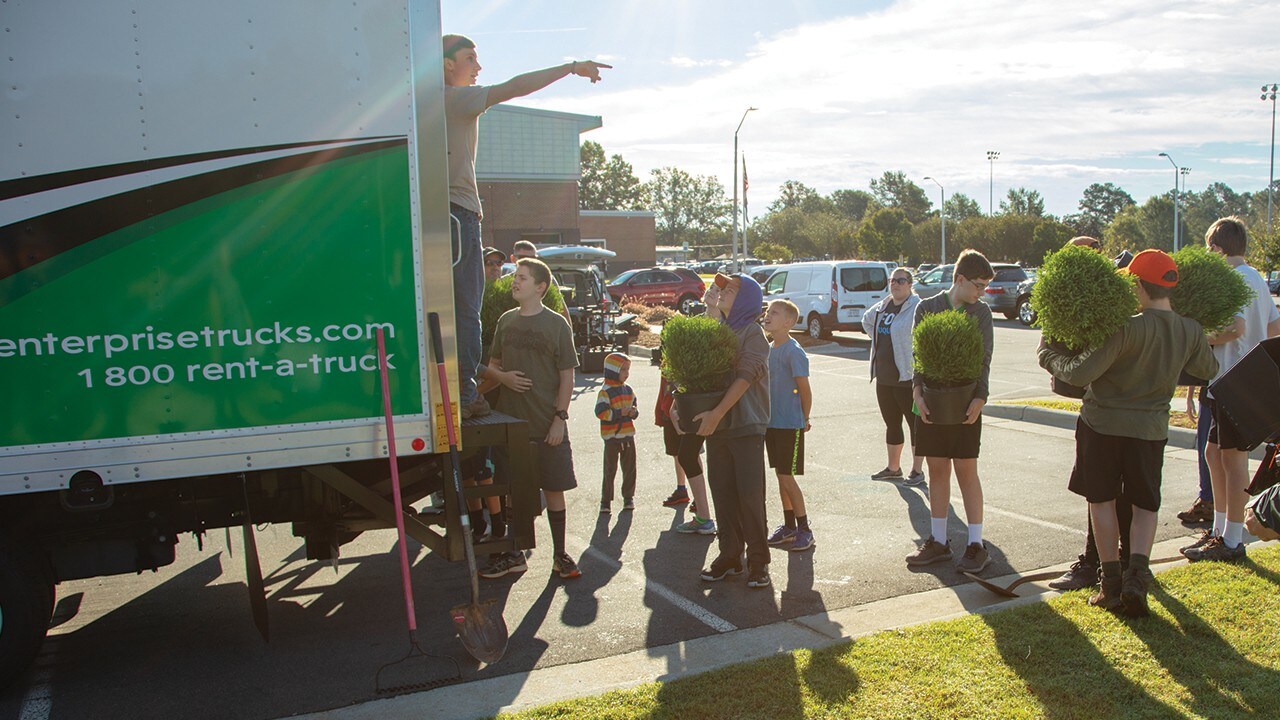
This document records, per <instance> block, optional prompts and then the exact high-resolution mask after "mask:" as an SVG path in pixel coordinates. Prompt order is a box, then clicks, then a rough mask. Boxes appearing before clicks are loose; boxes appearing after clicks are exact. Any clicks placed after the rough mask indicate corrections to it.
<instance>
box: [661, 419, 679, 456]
mask: <svg viewBox="0 0 1280 720" xmlns="http://www.w3.org/2000/svg"><path fill="white" fill-rule="evenodd" d="M662 444H663V445H665V446H666V449H667V454H668V455H670V456H671V457H676V456H677V455H679V454H680V433H679V432H678V431H677V430H676V426H675V423H672V422H671V421H670V420H668V421H666V422H664V423H662Z"/></svg>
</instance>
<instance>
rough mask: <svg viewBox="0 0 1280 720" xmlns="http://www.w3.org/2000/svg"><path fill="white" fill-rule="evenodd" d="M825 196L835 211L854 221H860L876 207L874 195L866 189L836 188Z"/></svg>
mask: <svg viewBox="0 0 1280 720" xmlns="http://www.w3.org/2000/svg"><path fill="white" fill-rule="evenodd" d="M827 197H828V199H830V201H831V205H832V208H833V209H834V210H835V212H837V213H838V214H840V215H843V216H845V217H847V218H849V219H850V220H853V221H854V222H861V221H862V219H863V218H865V217H866V216H867V213H868V212H872V211H874V210H875V208H876V207H877V203H876V199H875V197H874V196H873V195H872V194H871V193H869V192H867V191H866V190H836V191H835V192H833V193H831V194H830V195H828V196H827Z"/></svg>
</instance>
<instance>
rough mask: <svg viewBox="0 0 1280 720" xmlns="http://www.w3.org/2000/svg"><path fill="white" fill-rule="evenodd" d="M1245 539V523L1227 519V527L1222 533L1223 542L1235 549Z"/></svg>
mask: <svg viewBox="0 0 1280 720" xmlns="http://www.w3.org/2000/svg"><path fill="white" fill-rule="evenodd" d="M1242 539H1244V523H1238V522H1231V521H1230V520H1228V521H1227V529H1226V531H1224V532H1223V533H1222V542H1223V543H1225V544H1226V546H1227V547H1229V548H1232V549H1235V548H1236V546H1238V545H1239V544H1240V541H1241V540H1242Z"/></svg>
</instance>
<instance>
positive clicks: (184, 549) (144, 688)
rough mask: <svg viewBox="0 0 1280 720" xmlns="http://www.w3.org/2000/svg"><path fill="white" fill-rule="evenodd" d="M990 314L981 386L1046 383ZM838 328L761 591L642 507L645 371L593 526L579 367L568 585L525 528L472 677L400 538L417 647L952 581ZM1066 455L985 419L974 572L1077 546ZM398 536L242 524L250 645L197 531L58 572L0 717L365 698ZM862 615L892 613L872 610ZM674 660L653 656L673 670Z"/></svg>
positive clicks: (546, 637) (666, 461)
mask: <svg viewBox="0 0 1280 720" xmlns="http://www.w3.org/2000/svg"><path fill="white" fill-rule="evenodd" d="M995 325H996V331H995V332H996V352H995V358H994V360H993V371H992V398H993V399H1006V400H1012V399H1017V398H1019V397H1032V396H1043V395H1045V394H1046V393H1047V384H1048V383H1047V376H1046V375H1045V374H1044V373H1043V371H1041V370H1040V369H1039V368H1038V367H1036V365H1035V360H1034V348H1035V344H1036V342H1037V341H1038V339H1039V333H1038V332H1036V331H1033V330H1030V329H1027V328H1023V327H1022V326H1020V325H1018V324H1017V323H1014V322H1009V321H1004V320H997V321H996V323H995ZM837 340H838V342H836V343H833V344H830V345H826V346H821V347H817V348H813V349H811V350H810V360H811V370H812V380H811V381H812V384H813V388H814V395H815V400H814V409H813V430H812V432H811V433H810V435H809V436H808V438H807V440H806V445H807V458H806V462H805V465H806V470H807V474H806V475H805V476H804V477H803V479H802V481H801V484H802V487H803V488H804V491H805V494H806V502H807V504H808V505H809V507H810V508H811V509H810V512H809V515H810V518H811V523H812V526H813V529H814V532H815V535H816V538H817V545H816V547H815V548H814V549H813V550H811V551H807V552H803V553H788V552H785V551H780V550H775V551H774V554H773V558H774V560H773V563H772V565H771V568H770V572H771V575H772V579H773V587H772V588H770V589H767V590H752V589H748V588H747V587H746V586H745V583H743V582H742V580H741V578H736V579H730V580H726V581H724V582H720V583H713V584H709V583H704V582H702V581H701V580H700V579H699V578H698V572H699V570H700V568H701V567H703V565H704V562H705V561H707V560H709V559H710V557H711V556H713V554H714V547H713V545H714V538H713V537H707V536H691V535H682V534H679V533H677V532H675V530H674V528H675V526H676V525H677V524H678V523H679V522H682V521H683V520H684V519H686V513H685V512H684V511H682V510H672V509H669V508H664V507H662V505H661V501H662V499H663V498H665V497H666V496H667V494H668V493H669V492H670V491H671V489H672V488H673V486H674V475H673V463H672V460H671V459H670V458H668V457H666V456H665V455H663V451H662V436H661V430H660V429H659V428H658V427H656V426H655V425H654V424H653V422H652V412H651V409H652V404H653V399H654V396H655V394H656V392H657V388H658V372H657V369H656V368H654V367H651V366H649V365H647V364H645V363H644V362H642V361H640V360H638V359H637V360H636V361H635V362H634V364H633V369H632V375H631V385H632V386H633V387H634V388H635V391H636V394H637V396H638V397H639V399H640V404H641V408H642V413H641V416H640V418H639V420H638V421H637V424H636V425H637V431H638V432H637V446H638V449H639V489H638V496H637V502H638V508H637V509H636V510H635V511H633V512H621V511H620V510H619V509H618V508H617V504H615V511H614V513H613V514H612V515H611V516H601V515H598V513H597V508H598V505H599V478H600V468H601V465H602V457H603V452H602V444H601V442H600V440H599V434H598V431H597V426H596V422H595V420H594V417H593V414H592V412H591V409H592V406H593V405H594V402H595V394H596V391H597V390H598V389H599V384H600V377H599V376H593V375H580V376H579V378H578V387H577V388H576V390H575V393H574V400H573V404H572V409H571V421H570V433H571V437H572V440H573V447H574V458H575V465H576V470H577V476H578V482H579V487H578V489H577V490H574V491H572V492H570V493H569V494H568V503H569V507H568V509H569V522H568V536H569V539H568V546H569V550H570V552H572V553H573V554H575V555H576V556H577V557H579V558H580V564H581V568H582V571H583V576H582V577H581V578H579V579H576V580H570V581H562V580H560V579H558V578H555V577H553V576H552V574H551V571H550V567H551V558H550V553H549V551H548V550H547V546H548V545H549V540H548V539H547V535H546V526H545V521H544V520H542V519H539V520H538V522H537V528H538V533H539V542H540V545H539V547H538V548H537V549H536V550H534V551H533V554H532V557H531V558H530V560H529V569H528V571H527V572H525V573H523V574H522V575H519V576H515V575H512V576H507V577H505V578H502V579H500V580H496V581H485V582H484V584H483V586H482V588H481V591H482V595H483V596H484V597H486V598H494V599H495V600H496V602H497V603H498V604H499V605H500V606H501V607H502V608H503V614H504V617H505V619H506V622H507V624H508V626H509V628H510V631H511V641H510V645H509V648H508V651H507V655H506V657H505V658H504V659H503V660H502V661H501V662H499V663H497V664H495V665H493V666H488V667H477V665H476V663H475V662H474V661H472V660H471V659H470V658H469V657H468V656H467V655H466V653H465V652H464V651H463V650H462V648H461V647H460V645H459V643H458V641H457V638H456V637H455V635H454V631H453V628H452V626H451V622H450V619H449V614H448V609H449V608H450V607H451V606H453V605H456V604H458V603H462V602H464V601H466V600H467V599H468V597H469V594H468V593H469V590H468V578H467V575H466V570H465V565H464V564H461V563H457V564H451V563H448V562H445V561H443V560H441V559H440V558H438V557H436V556H433V555H430V554H428V553H426V552H425V551H423V550H422V549H421V548H420V547H419V546H417V545H416V543H414V544H413V545H411V547H410V550H411V557H412V558H413V562H414V565H413V579H414V589H415V593H416V595H417V617H418V621H419V638H420V640H421V644H422V646H423V647H424V648H425V649H427V650H428V651H429V652H433V653H439V654H441V655H445V656H448V657H450V658H452V659H453V660H456V661H457V662H458V663H460V664H461V666H462V679H463V680H464V681H471V680H475V679H480V678H492V677H496V676H502V675H514V674H518V673H522V672H524V671H528V670H531V669H534V668H547V667H553V666H563V665H569V664H572V663H579V662H582V661H586V660H595V659H600V658H607V657H612V656H622V655H625V654H626V653H633V652H637V651H641V652H643V651H645V650H646V649H656V648H669V647H671V646H672V645H673V644H677V643H680V642H682V641H688V640H691V639H694V638H700V637H710V636H713V635H724V634H727V633H732V632H734V631H737V630H743V629H749V628H757V627H762V626H767V625H771V624H774V623H777V622H778V621H780V620H787V619H792V618H799V617H804V616H811V615H814V614H818V613H823V612H831V611H835V610H839V609H846V608H854V607H858V606H863V605H869V604H870V603H876V602H877V601H885V600H887V599H892V598H897V597H903V596H908V595H914V594H917V593H921V592H924V591H929V590H935V589H938V588H946V587H950V586H957V585H961V584H968V583H970V581H969V580H968V579H967V578H965V577H964V576H962V575H960V574H959V573H957V572H956V571H955V570H954V569H953V568H952V567H950V566H949V565H946V564H938V565H932V566H926V567H924V568H915V569H912V568H908V567H907V566H906V565H905V563H904V562H903V558H904V557H905V556H906V555H907V554H908V553H910V552H912V551H913V550H914V548H915V541H916V539H917V538H920V537H922V536H923V535H925V534H926V533H927V532H928V527H929V512H928V497H927V494H926V490H925V489H924V488H910V487H904V486H902V485H899V484H896V483H892V482H876V481H872V480H871V479H870V477H869V476H870V474H871V473H873V472H875V471H877V470H879V469H880V468H882V467H883V466H884V464H885V449H884V427H883V424H882V422H881V420H880V417H879V414H878V411H877V409H876V404H875V397H874V388H873V387H872V386H871V385H870V383H869V382H868V381H867V344H866V342H865V340H864V339H862V337H861V336H860V335H854V334H847V335H846V334H841V335H840V336H838V338H837ZM1073 448H1074V441H1073V438H1072V433H1071V432H1070V431H1069V430H1065V429H1060V428H1054V427H1048V426H1043V425H1037V424H1032V423H1025V422H1018V421H1012V420H1004V419H999V418H987V419H985V420H984V428H983V442H982V455H981V460H980V462H979V469H980V474H981V477H982V482H983V490H984V494H985V498H986V512H987V517H986V520H985V537H986V540H987V542H988V545H989V549H990V551H991V554H992V557H993V563H992V566H991V567H990V568H989V569H988V570H987V571H986V573H985V574H987V575H990V576H998V575H1005V574H1008V573H1012V572H1026V571H1030V570H1034V569H1037V568H1042V567H1045V566H1050V565H1056V564H1060V563H1063V562H1067V561H1070V560H1072V559H1074V556H1075V555H1076V554H1077V553H1079V552H1080V551H1081V549H1082V545H1083V541H1084V524H1085V509H1084V504H1083V502H1082V501H1081V500H1080V499H1079V498H1077V497H1076V496H1073V495H1071V494H1070V493H1068V492H1067V490H1066V478H1067V475H1068V472H1069V470H1070V467H1071V463H1072V460H1073ZM1164 468H1165V471H1164V511H1163V512H1162V514H1161V515H1162V522H1161V525H1160V528H1159V532H1158V539H1159V540H1168V539H1170V538H1176V537H1179V536H1182V535H1186V534H1188V532H1189V531H1188V530H1187V529H1186V528H1184V527H1183V526H1181V525H1180V524H1179V523H1178V522H1177V520H1176V519H1175V518H1174V517H1173V516H1174V512H1176V511H1177V510H1180V509H1182V506H1183V505H1184V504H1186V503H1188V502H1189V500H1190V499H1191V498H1192V496H1193V494H1194V488H1195V486H1196V468H1195V456H1194V452H1193V451H1190V450H1183V449H1174V448H1171V449H1170V450H1168V451H1167V453H1166V457H1165V466H1164ZM767 488H768V489H767V492H766V497H767V501H768V511H769V516H770V521H771V523H773V522H777V521H778V520H779V519H780V518H781V513H780V510H779V507H780V506H779V502H778V499H777V492H776V485H775V484H774V483H773V482H772V479H770V481H769V482H768V483H767ZM949 527H950V532H951V535H952V538H953V545H960V544H962V543H963V532H964V528H965V518H964V513H963V509H962V506H961V503H960V497H959V493H958V492H957V491H954V490H953V492H952V515H951V518H950V526H949ZM395 542H396V541H395V534H394V533H393V532H390V531H378V532H370V533H366V534H364V535H363V536H361V537H360V538H358V539H357V540H356V541H355V542H353V543H351V544H350V545H347V546H344V548H343V552H344V555H343V557H342V559H341V560H340V561H339V562H338V563H337V564H336V566H331V565H330V564H328V563H316V562H308V561H306V560H304V559H303V558H304V554H303V552H302V549H301V546H300V543H299V541H298V540H297V539H295V538H293V537H292V535H291V533H290V528H289V527H288V526H268V527H265V528H263V529H261V531H260V532H259V534H258V543H259V549H260V553H261V557H262V563H263V571H264V573H265V574H266V576H267V577H266V586H267V594H268V598H269V600H268V602H269V615H270V621H271V641H270V642H269V643H265V642H263V641H262V639H261V638H260V637H259V636H258V634H257V632H256V630H255V629H254V626H253V622H252V620H251V618H250V614H249V609H248V593H247V590H246V586H245V581H244V570H243V545H242V542H241V541H240V539H239V538H238V536H237V537H233V538H231V541H230V544H229V545H228V544H227V542H226V539H225V538H224V536H223V535H222V534H221V533H216V534H213V535H211V536H209V537H208V538H206V542H205V547H204V550H203V551H202V552H201V551H198V550H197V548H196V546H195V543H193V542H190V541H189V539H185V538H184V542H182V543H181V544H180V545H179V546H178V553H179V555H178V561H177V562H176V563H175V564H174V565H173V566H171V567H168V568H163V569H162V570H161V571H160V572H158V573H154V574H146V575H142V576H121V577H110V578H96V579H92V580H84V581H76V582H69V583H64V584H63V585H62V586H61V587H60V588H59V604H58V610H57V612H56V616H55V623H56V624H57V626H56V627H55V628H54V629H53V630H52V631H51V633H50V639H49V641H48V643H47V644H46V647H45V649H44V651H43V653H42V655H41V658H40V659H39V660H38V663H37V667H36V669H35V670H33V672H32V673H31V676H30V677H29V678H28V679H27V682H25V683H20V684H19V685H18V686H17V687H14V688H11V689H10V690H8V691H6V692H5V693H4V694H2V695H0V717H23V718H27V717H41V718H46V717H47V718H83V717H94V718H144V717H183V718H192V719H200V718H221V717H228V716H235V717H241V718H275V717H282V716H287V715H292V714H297V713H305V712H316V711H321V710H325V709H330V708H339V707H343V706H348V705H353V704H357V703H361V702H365V701H368V700H371V699H374V698H376V697H378V695H377V693H376V692H375V687H374V676H375V673H376V671H377V670H378V668H379V666H380V665H382V664H384V663H387V662H391V661H394V660H397V659H399V658H400V657H402V656H403V655H404V653H405V651H406V649H407V633H406V630H405V627H404V612H403V605H402V604H401V597H400V594H399V593H400V590H399V578H398V568H397V564H396V558H395ZM410 542H411V543H412V542H413V541H410ZM873 607H876V608H884V610H877V612H892V610H891V608H892V604H891V603H889V604H885V603H883V602H881V603H880V604H878V605H875V606H873ZM663 652H667V651H665V650H664V651H663ZM680 662H681V660H680V658H678V657H672V658H670V659H669V664H670V665H672V666H673V667H674V666H677V665H679V664H680ZM421 670H422V672H421V678H422V679H423V680H424V681H425V680H432V679H441V678H443V677H445V676H446V675H449V674H451V673H452V667H451V666H450V665H448V663H445V662H441V663H436V664H430V663H424V666H423V667H422V669H421ZM509 687H510V686H509ZM517 690H518V688H515V689H511V690H510V691H509V692H508V693H507V695H510V694H511V693H514V692H516V691H517ZM486 692H493V693H494V694H493V696H492V697H491V698H489V700H491V702H492V708H493V709H494V710H496V709H498V708H501V707H503V706H504V705H506V704H507V703H508V702H509V701H510V700H511V697H509V696H504V694H503V691H497V692H495V691H493V690H492V688H489V689H487V690H486ZM31 713H35V714H34V715H33V714H31Z"/></svg>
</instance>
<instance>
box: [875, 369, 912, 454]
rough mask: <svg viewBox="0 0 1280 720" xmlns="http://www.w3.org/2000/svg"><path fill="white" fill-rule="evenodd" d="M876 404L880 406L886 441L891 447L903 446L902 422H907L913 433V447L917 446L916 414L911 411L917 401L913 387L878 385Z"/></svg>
mask: <svg viewBox="0 0 1280 720" xmlns="http://www.w3.org/2000/svg"><path fill="white" fill-rule="evenodd" d="M876 402H878V403H879V404H880V417H882V418H884V441H885V443H886V444H889V445H901V444H902V441H903V435H902V421H903V420H906V421H907V429H908V430H910V431H911V447H915V446H916V414H915V413H914V412H912V411H911V408H912V406H914V405H915V399H914V398H913V397H912V396H911V386H910V385H904V386H898V385H882V384H880V383H876Z"/></svg>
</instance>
